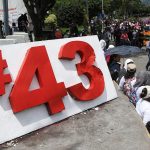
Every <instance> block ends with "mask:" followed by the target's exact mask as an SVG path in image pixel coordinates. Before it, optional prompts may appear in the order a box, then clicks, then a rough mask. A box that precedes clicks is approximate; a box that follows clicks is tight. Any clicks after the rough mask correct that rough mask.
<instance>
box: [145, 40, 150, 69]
mask: <svg viewBox="0 0 150 150" xmlns="http://www.w3.org/2000/svg"><path fill="white" fill-rule="evenodd" d="M146 50H147V51H148V62H147V64H146V70H148V71H150V41H148V42H147V43H146Z"/></svg>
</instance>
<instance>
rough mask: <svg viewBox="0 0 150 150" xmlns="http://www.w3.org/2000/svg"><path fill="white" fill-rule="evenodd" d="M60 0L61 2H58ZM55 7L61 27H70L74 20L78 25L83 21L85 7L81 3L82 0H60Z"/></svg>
mask: <svg viewBox="0 0 150 150" xmlns="http://www.w3.org/2000/svg"><path fill="white" fill-rule="evenodd" d="M58 2H59V3H58ZM58 2H57V3H56V6H55V7H54V9H55V13H56V16H57V18H58V25H59V26H61V27H69V25H70V24H71V23H72V22H74V23H77V24H78V25H81V24H82V23H83V18H84V17H83V16H84V12H83V7H82V6H81V5H80V1H79V0H78V1H77V0H76V1H74V0H69V1H67V0H66V1H63V2H60V1H58Z"/></svg>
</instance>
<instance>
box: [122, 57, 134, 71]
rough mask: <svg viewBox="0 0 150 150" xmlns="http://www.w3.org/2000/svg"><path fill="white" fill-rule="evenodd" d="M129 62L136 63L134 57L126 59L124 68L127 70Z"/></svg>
mask: <svg viewBox="0 0 150 150" xmlns="http://www.w3.org/2000/svg"><path fill="white" fill-rule="evenodd" d="M129 63H134V61H133V60H132V59H127V60H126V61H125V63H124V69H125V70H127V65H128V64H129Z"/></svg>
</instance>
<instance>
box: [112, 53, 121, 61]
mask: <svg viewBox="0 0 150 150" xmlns="http://www.w3.org/2000/svg"><path fill="white" fill-rule="evenodd" d="M112 57H113V60H114V61H116V62H120V59H121V57H120V55H118V54H114V55H112Z"/></svg>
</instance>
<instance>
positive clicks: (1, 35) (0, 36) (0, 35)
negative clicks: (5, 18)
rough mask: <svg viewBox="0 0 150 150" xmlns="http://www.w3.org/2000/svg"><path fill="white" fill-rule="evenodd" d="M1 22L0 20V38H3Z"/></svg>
mask: <svg viewBox="0 0 150 150" xmlns="http://www.w3.org/2000/svg"><path fill="white" fill-rule="evenodd" d="M2 24H3V22H2V21H1V20H0V39H2V38H3V30H2Z"/></svg>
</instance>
